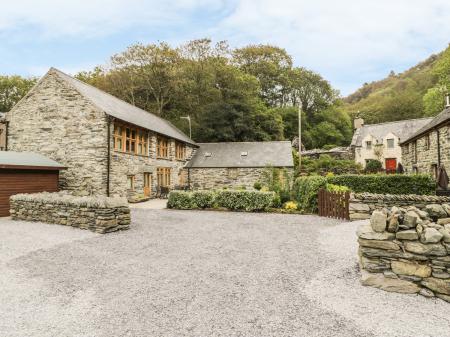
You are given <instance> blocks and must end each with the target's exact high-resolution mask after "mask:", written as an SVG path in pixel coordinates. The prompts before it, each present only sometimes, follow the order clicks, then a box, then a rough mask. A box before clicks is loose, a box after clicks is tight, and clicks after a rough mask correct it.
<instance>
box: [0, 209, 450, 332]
mask: <svg viewBox="0 0 450 337" xmlns="http://www.w3.org/2000/svg"><path fill="white" fill-rule="evenodd" d="M132 216H133V224H132V228H131V229H130V230H129V231H124V232H118V233H112V234H107V235H98V234H94V233H91V232H88V231H83V230H79V229H74V228H69V227H64V226H58V225H47V224H41V223H27V222H13V221H11V220H8V219H5V218H3V219H0V267H1V273H0V289H1V291H0V336H2V337H9V336H17V337H26V336H33V337H39V336H52V337H55V336H61V337H63V336H64V337H68V336H77V337H78V336H83V337H97V336H99V337H115V336H132V337H138V336H139V337H140V336H145V337H147V336H151V337H157V336H167V337H180V336H198V337H209V336H224V337H232V336H255V337H268V336H290V337H291V336H305V337H306V336H321V337H322V336H333V337H338V336H361V337H362V336H364V337H370V336H380V337H381V336H383V337H386V336H402V337H403V336H404V337H410V336H413V335H414V336H420V337H427V336H430V337H431V336H439V337H446V336H450V315H449V314H448V313H449V312H450V305H449V304H447V303H445V302H443V301H440V300H432V299H425V298H422V297H419V296H417V295H401V294H394V293H386V292H383V291H380V290H377V289H372V288H365V287H362V286H360V285H359V282H358V271H357V263H356V236H355V228H356V225H357V224H356V223H343V222H340V221H335V220H329V219H324V218H319V217H316V216H298V215H280V214H248V213H225V212H209V211H204V212H199V211H174V210H148V209H134V210H133V211H132ZM367 303H370V304H367Z"/></svg>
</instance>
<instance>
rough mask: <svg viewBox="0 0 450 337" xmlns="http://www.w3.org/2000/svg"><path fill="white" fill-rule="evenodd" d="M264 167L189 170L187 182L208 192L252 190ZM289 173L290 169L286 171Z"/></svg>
mask: <svg viewBox="0 0 450 337" xmlns="http://www.w3.org/2000/svg"><path fill="white" fill-rule="evenodd" d="M265 170H266V168H264V167H244V168H190V169H189V181H190V185H191V188H192V189H197V190H198V189H200V190H209V189H215V188H222V187H229V188H235V187H242V186H245V187H246V188H249V189H252V188H253V184H254V183H255V182H257V181H260V180H261V178H262V175H263V172H264V171H265ZM286 170H287V171H288V172H289V173H292V172H293V169H292V168H287V169H286Z"/></svg>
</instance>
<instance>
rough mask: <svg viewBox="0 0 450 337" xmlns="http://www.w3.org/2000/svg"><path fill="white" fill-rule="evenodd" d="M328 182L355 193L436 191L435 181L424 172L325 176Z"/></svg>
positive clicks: (422, 193) (424, 193) (425, 193)
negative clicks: (345, 187)
mask: <svg viewBox="0 0 450 337" xmlns="http://www.w3.org/2000/svg"><path fill="white" fill-rule="evenodd" d="M327 180H328V183H330V184H334V185H341V186H347V187H348V188H350V189H351V190H352V191H353V192H356V193H362V192H367V193H379V194H419V195H432V194H435V193H436V182H435V180H434V179H433V177H431V176H430V175H425V174H414V175H406V174H367V175H356V174H346V175H341V176H334V177H328V178H327Z"/></svg>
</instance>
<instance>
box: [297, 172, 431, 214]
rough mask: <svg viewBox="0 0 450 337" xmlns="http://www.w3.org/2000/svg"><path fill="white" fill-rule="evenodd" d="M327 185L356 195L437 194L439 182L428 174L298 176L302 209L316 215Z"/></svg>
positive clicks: (298, 196) (299, 198) (298, 189)
mask: <svg viewBox="0 0 450 337" xmlns="http://www.w3.org/2000/svg"><path fill="white" fill-rule="evenodd" d="M327 184H332V185H339V186H346V187H348V188H349V189H350V190H351V191H353V192H356V193H363V192H367V193H377V194H418V195H433V194H435V193H436V182H435V181H434V179H433V178H432V177H431V176H429V175H424V174H415V175H405V174H387V175H386V174H368V175H356V174H345V175H339V176H330V177H323V176H307V177H299V178H297V180H296V181H295V184H294V193H295V197H296V200H297V202H298V204H299V206H300V208H301V209H303V210H305V211H307V212H312V213H315V212H317V208H318V205H317V202H318V193H319V189H320V188H326V187H327Z"/></svg>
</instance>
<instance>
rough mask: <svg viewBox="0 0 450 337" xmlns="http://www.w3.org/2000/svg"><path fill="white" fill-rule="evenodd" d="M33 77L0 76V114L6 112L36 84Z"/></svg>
mask: <svg viewBox="0 0 450 337" xmlns="http://www.w3.org/2000/svg"><path fill="white" fill-rule="evenodd" d="M36 82H37V79H36V78H34V77H31V78H24V77H21V76H17V75H13V76H0V112H7V111H9V110H11V108H12V107H13V106H14V105H15V104H16V103H17V102H18V101H20V99H21V98H22V97H23V96H25V95H26V94H27V93H28V91H30V89H31V88H32V87H33V86H34V85H35V84H36Z"/></svg>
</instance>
